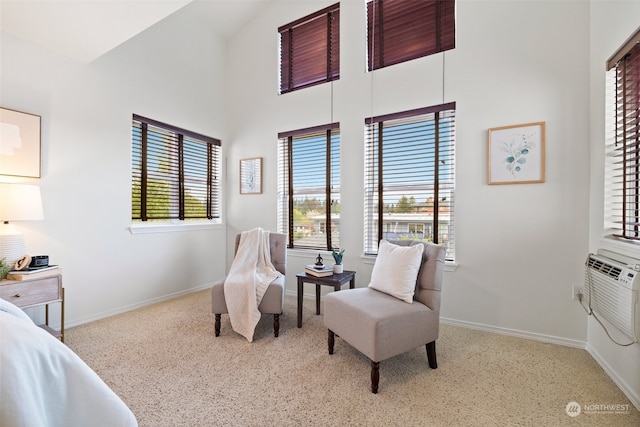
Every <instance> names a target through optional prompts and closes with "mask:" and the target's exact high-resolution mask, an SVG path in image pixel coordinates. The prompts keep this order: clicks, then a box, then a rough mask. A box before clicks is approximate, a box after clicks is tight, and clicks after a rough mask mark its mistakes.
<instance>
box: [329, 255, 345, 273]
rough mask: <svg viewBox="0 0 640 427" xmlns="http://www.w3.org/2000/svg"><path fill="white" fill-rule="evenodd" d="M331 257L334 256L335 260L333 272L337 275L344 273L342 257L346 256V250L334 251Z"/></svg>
mask: <svg viewBox="0 0 640 427" xmlns="http://www.w3.org/2000/svg"><path fill="white" fill-rule="evenodd" d="M331 255H333V260H334V261H335V264H334V265H333V272H334V273H336V274H340V273H342V272H343V266H342V256H343V255H344V249H340V251H337V250H335V249H334V250H332V251H331Z"/></svg>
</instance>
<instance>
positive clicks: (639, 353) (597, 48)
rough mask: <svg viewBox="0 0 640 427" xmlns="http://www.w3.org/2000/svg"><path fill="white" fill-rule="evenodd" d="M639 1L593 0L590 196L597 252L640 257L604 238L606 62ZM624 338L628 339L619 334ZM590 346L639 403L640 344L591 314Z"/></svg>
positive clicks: (632, 23)
mask: <svg viewBox="0 0 640 427" xmlns="http://www.w3.org/2000/svg"><path fill="white" fill-rule="evenodd" d="M638 17H640V2H637V1H606V2H605V1H594V2H592V3H591V37H590V43H589V44H590V54H591V61H590V72H591V76H590V77H591V78H590V93H591V100H590V106H591V128H590V132H591V135H590V142H591V176H590V178H591V185H590V188H591V192H590V195H591V200H590V215H591V218H590V240H589V247H590V250H591V251H592V252H596V251H597V249H598V248H607V249H610V250H613V251H615V252H619V253H623V254H625V255H628V256H631V257H634V258H640V247H638V245H634V244H629V243H620V242H615V241H612V240H610V239H604V238H602V236H603V224H604V208H603V206H604V203H603V199H604V186H603V182H604V181H603V177H604V140H605V124H604V123H605V111H604V109H605V84H604V83H605V62H606V61H607V59H608V58H609V57H610V56H611V55H612V54H613V53H614V52H615V51H616V50H617V49H618V48H619V47H620V46H621V45H622V43H624V41H625V40H626V39H627V37H629V36H630V35H631V34H632V33H633V32H634V31H636V29H637V28H638V26H639V25H640V21H638ZM611 332H612V333H613V334H614V338H616V339H617V340H619V342H623V343H624V342H628V339H627V338H625V337H622V336H616V334H615V329H612V330H611ZM587 350H588V351H589V352H590V353H591V354H592V355H593V357H594V358H595V359H596V360H598V362H599V363H600V365H601V366H602V367H603V368H604V369H605V370H606V371H607V372H608V373H609V375H610V376H612V377H613V378H614V380H615V381H616V382H617V383H618V385H619V386H620V388H621V389H622V390H623V391H625V393H626V394H627V396H629V397H630V399H631V400H632V401H633V402H634V404H635V405H636V406H637V407H640V345H638V344H634V345H633V346H630V347H620V346H617V345H616V344H614V343H613V342H612V341H611V340H610V339H609V338H608V337H607V336H606V334H605V332H604V330H603V328H602V327H601V326H600V325H599V324H598V323H597V322H596V321H595V320H593V319H592V318H589V323H588V335H587Z"/></svg>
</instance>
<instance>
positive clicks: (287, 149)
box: [278, 123, 340, 250]
mask: <svg viewBox="0 0 640 427" xmlns="http://www.w3.org/2000/svg"><path fill="white" fill-rule="evenodd" d="M278 138H279V149H278V165H279V166H278V231H279V232H281V233H286V234H287V235H288V239H289V241H288V247H289V248H300V249H317V250H331V249H334V248H339V247H340V130H339V124H338V123H333V124H329V125H323V126H318V127H314V128H307V129H300V130H296V131H291V132H282V133H280V134H279V135H278Z"/></svg>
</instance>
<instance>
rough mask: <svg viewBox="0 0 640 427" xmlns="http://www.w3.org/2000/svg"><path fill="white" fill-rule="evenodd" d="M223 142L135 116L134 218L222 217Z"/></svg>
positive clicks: (155, 219) (190, 218)
mask: <svg viewBox="0 0 640 427" xmlns="http://www.w3.org/2000/svg"><path fill="white" fill-rule="evenodd" d="M220 145H221V143H220V140H218V139H215V138H211V137H208V136H204V135H200V134H198V133H195V132H191V131H188V130H185V129H180V128H178V127H175V126H172V125H168V124H165V123H161V122H158V121H156V120H152V119H148V118H146V117H142V116H139V115H136V114H134V115H133V125H132V189H131V203H132V206H131V212H132V213H131V218H132V220H134V221H164V222H167V221H170V220H213V219H219V218H220V211H221V207H220V204H221V199H220Z"/></svg>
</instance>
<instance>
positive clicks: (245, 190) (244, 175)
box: [240, 157, 262, 194]
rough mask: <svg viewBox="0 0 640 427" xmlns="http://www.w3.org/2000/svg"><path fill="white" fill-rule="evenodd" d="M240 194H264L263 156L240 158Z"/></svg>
mask: <svg viewBox="0 0 640 427" xmlns="http://www.w3.org/2000/svg"><path fill="white" fill-rule="evenodd" d="M240 194H262V157H254V158H251V159H241V160H240Z"/></svg>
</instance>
